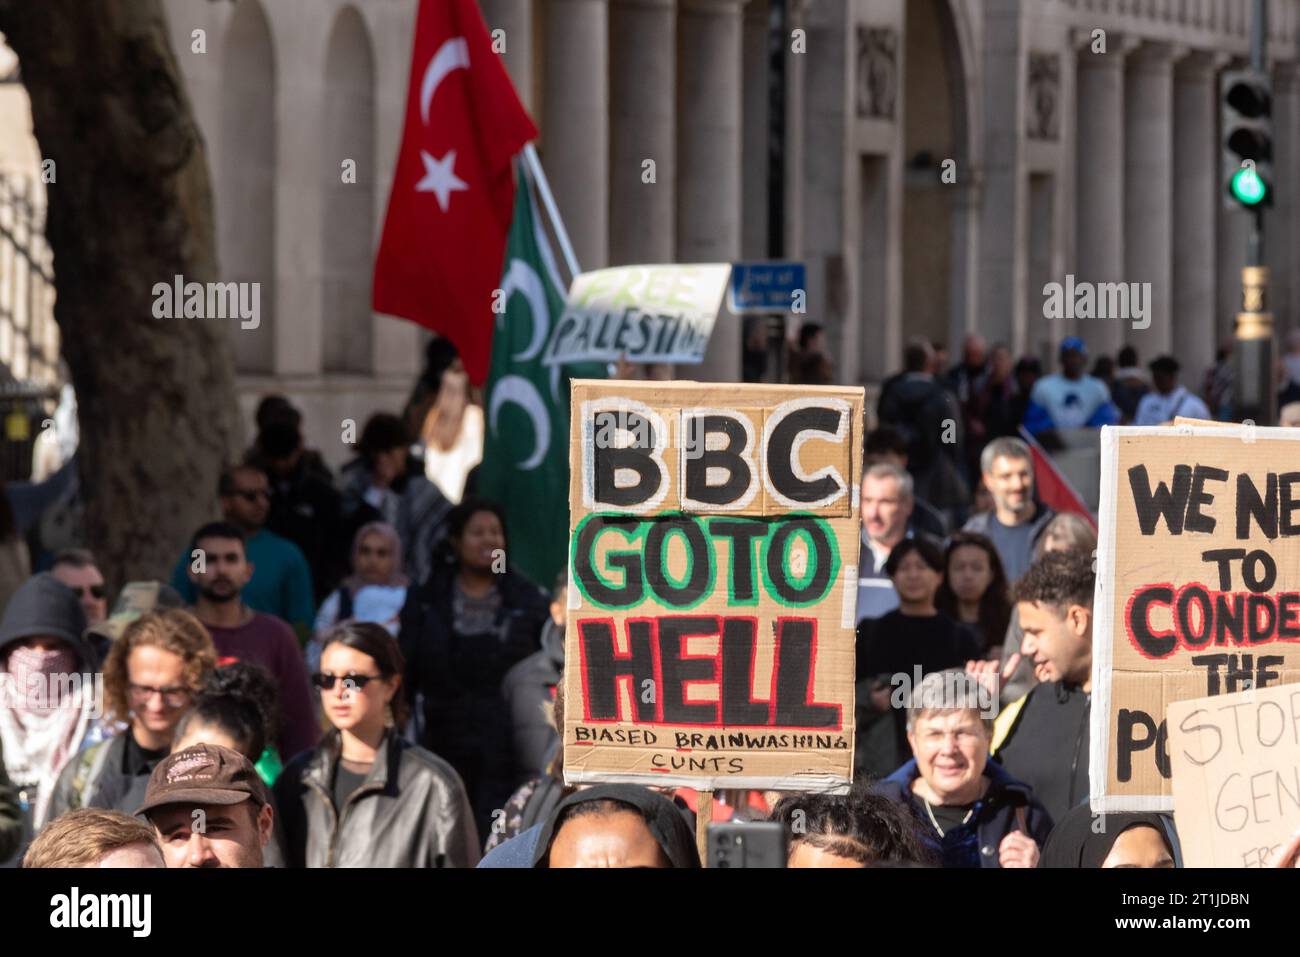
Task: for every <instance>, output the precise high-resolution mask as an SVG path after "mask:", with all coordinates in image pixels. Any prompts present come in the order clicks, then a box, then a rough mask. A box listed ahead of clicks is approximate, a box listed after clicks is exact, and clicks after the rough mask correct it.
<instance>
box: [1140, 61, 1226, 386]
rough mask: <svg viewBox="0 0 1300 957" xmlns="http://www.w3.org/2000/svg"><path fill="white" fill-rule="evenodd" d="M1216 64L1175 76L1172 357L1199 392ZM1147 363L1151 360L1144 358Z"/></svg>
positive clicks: (1210, 254)
mask: <svg viewBox="0 0 1300 957" xmlns="http://www.w3.org/2000/svg"><path fill="white" fill-rule="evenodd" d="M1215 70H1216V62H1215V57H1214V56H1213V55H1212V54H1206V53H1195V54H1192V55H1191V56H1188V57H1186V58H1185V59H1183V60H1182V61H1181V62H1179V64H1178V67H1177V70H1176V71H1175V73H1174V171H1173V172H1174V175H1173V180H1174V226H1173V228H1174V274H1173V275H1174V279H1173V282H1174V287H1173V299H1172V302H1173V314H1172V320H1173V326H1174V343H1173V345H1174V355H1175V356H1176V357H1177V359H1178V361H1179V362H1181V363H1182V365H1183V372H1182V381H1183V384H1185V385H1186V386H1187V387H1188V388H1190V389H1194V390H1195V389H1198V388H1199V385H1200V376H1201V374H1202V373H1203V372H1204V371H1205V370H1206V368H1207V367H1208V366H1210V365H1211V364H1212V363H1213V362H1214V343H1215V339H1216V330H1215V322H1214V313H1215V308H1216V301H1215V295H1216V292H1215V288H1216V285H1217V282H1216V280H1217V277H1216V275H1215V256H1216V252H1217V250H1216V248H1215V243H1214V242H1212V241H1210V238H1211V237H1213V236H1214V212H1215V206H1216V205H1218V204H1219V203H1220V202H1221V199H1220V193H1219V183H1218V180H1219V144H1218V140H1217V139H1216V135H1217V134H1216V132H1215V123H1216V118H1217V110H1218V85H1217V84H1216V83H1215ZM1143 358H1147V359H1150V358H1152V357H1149V356H1144V357H1143Z"/></svg>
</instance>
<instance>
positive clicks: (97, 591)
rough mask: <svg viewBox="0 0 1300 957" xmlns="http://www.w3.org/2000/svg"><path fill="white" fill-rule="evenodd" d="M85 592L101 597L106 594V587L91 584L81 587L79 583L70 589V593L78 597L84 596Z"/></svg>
mask: <svg viewBox="0 0 1300 957" xmlns="http://www.w3.org/2000/svg"><path fill="white" fill-rule="evenodd" d="M86 592H90V593H91V594H92V595H94V596H95V597H96V598H103V597H104V596H105V595H107V594H108V589H107V588H105V587H104V586H103V585H91V586H90V587H89V588H82V587H81V586H80V585H78V586H77V587H76V588H73V589H72V593H73V594H74V595H76V596H77V598H78V599H83V598H85V597H86Z"/></svg>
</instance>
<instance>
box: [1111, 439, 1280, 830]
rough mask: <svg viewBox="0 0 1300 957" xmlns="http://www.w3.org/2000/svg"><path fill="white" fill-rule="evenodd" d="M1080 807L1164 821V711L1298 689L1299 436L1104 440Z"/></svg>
mask: <svg viewBox="0 0 1300 957" xmlns="http://www.w3.org/2000/svg"><path fill="white" fill-rule="evenodd" d="M1101 467H1102V475H1101V514H1100V536H1099V538H1098V552H1097V585H1096V591H1095V595H1094V600H1093V659H1092V691H1093V701H1092V725H1091V749H1090V753H1089V756H1090V762H1091V766H1090V775H1091V781H1090V795H1089V796H1090V803H1091V806H1092V810H1093V811H1094V812H1096V813H1110V812H1115V811H1171V810H1173V806H1174V804H1173V790H1172V784H1171V780H1170V776H1171V768H1170V747H1169V745H1170V741H1169V726H1168V724H1167V723H1166V720H1165V714H1166V712H1167V711H1168V709H1169V707H1170V705H1171V704H1173V703H1174V702H1178V701H1186V700H1190V699H1198V698H1204V697H1206V696H1210V695H1222V694H1231V693H1233V692H1237V691H1244V690H1249V689H1251V688H1261V689H1262V688H1267V687H1273V686H1276V685H1281V684H1288V683H1293V682H1297V681H1300V430H1297V429H1271V428H1256V427H1254V426H1226V427H1218V426H1209V427H1203V426H1199V425H1177V426H1173V427H1143V428H1107V429H1105V430H1103V433H1102V441H1101Z"/></svg>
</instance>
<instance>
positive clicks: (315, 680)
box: [311, 671, 383, 691]
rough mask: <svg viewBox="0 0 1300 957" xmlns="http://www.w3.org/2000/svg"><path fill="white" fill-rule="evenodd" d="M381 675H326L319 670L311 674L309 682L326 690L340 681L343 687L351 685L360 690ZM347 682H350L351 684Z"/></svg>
mask: <svg viewBox="0 0 1300 957" xmlns="http://www.w3.org/2000/svg"><path fill="white" fill-rule="evenodd" d="M381 678H383V675H326V674H321V673H320V672H319V671H318V672H316V674H314V675H312V676H311V683H312V685H313V686H315V687H316V688H317V689H319V690H321V691H326V690H328V689H330V688H333V687H334V683H335V682H336V681H342V682H343V687H344V688H347V687H353V688H356V689H357V690H358V691H360V690H361V689H362V688H364V687H365V686H366V685H367V684H369V683H370V682H371V681H379V680H380V679H381ZM348 682H352V684H351V685H349V684H348Z"/></svg>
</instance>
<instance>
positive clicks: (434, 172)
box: [415, 150, 469, 213]
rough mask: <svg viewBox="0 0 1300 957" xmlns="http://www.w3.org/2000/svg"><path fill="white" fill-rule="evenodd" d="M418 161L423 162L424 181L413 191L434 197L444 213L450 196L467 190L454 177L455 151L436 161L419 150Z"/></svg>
mask: <svg viewBox="0 0 1300 957" xmlns="http://www.w3.org/2000/svg"><path fill="white" fill-rule="evenodd" d="M420 159H421V160H422V161H423V162H424V179H422V180H420V181H419V182H418V183H416V184H415V191H416V192H417V193H433V194H434V195H436V196H437V197H438V206H439V207H441V209H442V211H443V212H444V213H445V212H446V211H447V206H448V204H450V202H451V194H452V193H454V192H458V191H461V190H467V189H469V185H468V184H467V183H466V182H465V181H464V180H463V179H461V178H460V177H459V176H457V175H456V151H455V150H451V151H450V152H448V153H447V155H446V156H444V157H443V158H442V159H438V160H436V159H434V158H433V157H432V156H430V155H429V154H428V153H426V152H425V151H424V150H420Z"/></svg>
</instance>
